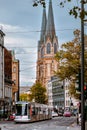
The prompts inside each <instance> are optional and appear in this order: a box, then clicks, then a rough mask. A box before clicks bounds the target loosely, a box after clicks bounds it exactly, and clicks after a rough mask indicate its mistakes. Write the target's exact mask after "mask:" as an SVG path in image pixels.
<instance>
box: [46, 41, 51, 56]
mask: <svg viewBox="0 0 87 130" xmlns="http://www.w3.org/2000/svg"><path fill="white" fill-rule="evenodd" d="M50 52H51V47H50V43H48V44H47V54H50Z"/></svg>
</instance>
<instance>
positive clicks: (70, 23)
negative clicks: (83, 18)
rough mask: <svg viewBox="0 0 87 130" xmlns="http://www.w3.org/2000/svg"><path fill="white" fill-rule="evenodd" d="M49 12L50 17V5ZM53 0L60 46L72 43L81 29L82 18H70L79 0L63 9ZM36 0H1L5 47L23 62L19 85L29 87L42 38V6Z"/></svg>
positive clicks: (32, 81)
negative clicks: (34, 0) (76, 32)
mask: <svg viewBox="0 0 87 130" xmlns="http://www.w3.org/2000/svg"><path fill="white" fill-rule="evenodd" d="M46 1H47V5H46V12H47V14H48V3H49V0H46ZM58 1H59V0H55V1H54V0H53V1H52V3H53V13H54V22H55V29H56V35H57V36H58V42H59V46H61V44H62V43H64V42H67V41H71V40H73V31H74V30H75V29H80V26H81V25H80V19H74V18H73V17H72V16H69V14H68V11H69V9H70V8H71V7H72V6H73V4H74V5H79V6H80V4H79V3H78V2H77V0H74V2H73V3H72V4H71V3H69V4H66V5H65V7H64V8H60V6H59V3H58ZM32 4H33V0H0V29H2V31H3V32H4V33H5V34H6V36H5V42H4V45H5V47H7V48H8V49H11V50H14V51H15V57H16V58H17V59H19V60H20V86H26V85H28V86H30V85H32V84H33V83H34V82H35V79H36V61H37V44H38V41H39V39H40V30H41V23H42V11H43V8H42V6H40V5H39V6H38V7H33V6H32Z"/></svg>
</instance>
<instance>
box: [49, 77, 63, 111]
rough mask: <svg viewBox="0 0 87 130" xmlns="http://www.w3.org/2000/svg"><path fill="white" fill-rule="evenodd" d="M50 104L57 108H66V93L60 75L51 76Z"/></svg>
mask: <svg viewBox="0 0 87 130" xmlns="http://www.w3.org/2000/svg"><path fill="white" fill-rule="evenodd" d="M47 88H48V89H47V90H48V91H47V92H48V105H49V106H51V107H53V108H56V109H60V108H62V109H64V107H65V95H64V83H63V82H62V81H60V80H59V78H58V77H55V76H53V77H51V80H50V81H49V82H48V87H47Z"/></svg>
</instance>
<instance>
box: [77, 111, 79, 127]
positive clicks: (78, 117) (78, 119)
mask: <svg viewBox="0 0 87 130" xmlns="http://www.w3.org/2000/svg"><path fill="white" fill-rule="evenodd" d="M77 125H79V114H78V113H77Z"/></svg>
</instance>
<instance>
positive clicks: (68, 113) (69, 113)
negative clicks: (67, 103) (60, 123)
mask: <svg viewBox="0 0 87 130" xmlns="http://www.w3.org/2000/svg"><path fill="white" fill-rule="evenodd" d="M63 116H65V117H70V116H71V112H70V111H64V114H63Z"/></svg>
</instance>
